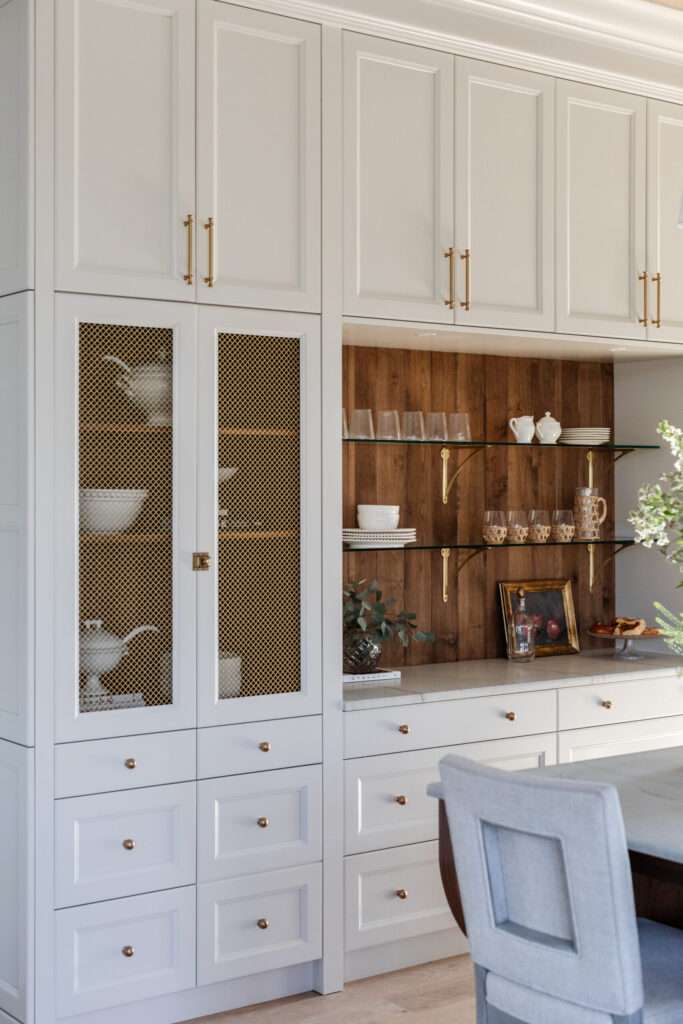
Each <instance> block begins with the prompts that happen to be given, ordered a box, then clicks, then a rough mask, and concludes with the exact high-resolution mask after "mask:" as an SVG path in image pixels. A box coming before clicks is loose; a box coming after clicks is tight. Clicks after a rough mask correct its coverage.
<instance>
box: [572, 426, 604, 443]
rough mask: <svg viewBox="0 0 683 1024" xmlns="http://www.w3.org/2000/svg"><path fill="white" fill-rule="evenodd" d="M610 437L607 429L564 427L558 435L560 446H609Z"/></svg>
mask: <svg viewBox="0 0 683 1024" xmlns="http://www.w3.org/2000/svg"><path fill="white" fill-rule="evenodd" d="M611 437H612V431H611V430H610V428H609V427H565V429H564V430H563V431H562V433H561V435H560V444H577V445H578V444H582V445H589V444H590V445H599V444H609V442H610V439H611Z"/></svg>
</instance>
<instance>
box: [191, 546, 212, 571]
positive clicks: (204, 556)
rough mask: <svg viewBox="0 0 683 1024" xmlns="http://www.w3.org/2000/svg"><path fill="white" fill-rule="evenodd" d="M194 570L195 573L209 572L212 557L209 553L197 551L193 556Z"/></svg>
mask: <svg viewBox="0 0 683 1024" xmlns="http://www.w3.org/2000/svg"><path fill="white" fill-rule="evenodd" d="M192 568H193V569H194V571H195V572H208V570H209V569H210V568H211V555H210V554H209V552H208V551H195V552H194V553H193V555H192Z"/></svg>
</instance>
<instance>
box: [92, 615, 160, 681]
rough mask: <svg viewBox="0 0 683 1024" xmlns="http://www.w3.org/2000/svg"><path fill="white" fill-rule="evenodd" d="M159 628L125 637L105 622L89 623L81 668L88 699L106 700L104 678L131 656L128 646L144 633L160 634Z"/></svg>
mask: <svg viewBox="0 0 683 1024" xmlns="http://www.w3.org/2000/svg"><path fill="white" fill-rule="evenodd" d="M158 632H159V630H158V628H157V627H156V626H138V627H137V628H136V629H133V630H131V632H130V633H129V634H128V635H127V636H124V637H118V636H115V635H114V633H110V632H109V631H108V630H106V629H105V628H104V623H103V622H102V620H101V619H86V620H85V622H84V623H83V628H82V629H81V636H80V667H81V672H83V674H84V675H85V677H86V679H85V696H87V697H103V696H105V695H106V693H107V690H106V689H105V687H104V686H103V685H102V682H101V680H100V676H102V675H104V674H105V673H106V672H112V671H113V670H114V669H115V668H116V667H117V665H118V664H119V662H120V661H121V659H122V658H125V656H126V655H127V654H128V644H129V643H130V641H131V640H133V639H134V638H135V637H136V636H139V635H140V633H158Z"/></svg>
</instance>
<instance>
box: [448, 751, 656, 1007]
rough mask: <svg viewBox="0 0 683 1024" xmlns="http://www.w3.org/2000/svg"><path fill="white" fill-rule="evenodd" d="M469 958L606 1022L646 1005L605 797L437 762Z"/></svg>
mask: <svg viewBox="0 0 683 1024" xmlns="http://www.w3.org/2000/svg"><path fill="white" fill-rule="evenodd" d="M440 769H441V779H442V794H443V798H444V800H445V803H446V809H447V813H448V823H449V827H450V831H451V839H452V842H453V852H454V857H455V864H456V870H457V873H458V882H459V885H460V890H461V897H462V902H463V909H464V912H465V921H466V924H467V933H468V937H469V940H470V948H471V953H472V959H473V960H474V962H475V964H477V965H479V967H480V968H483V969H484V970H485V971H491V972H493V973H495V974H496V975H498V976H500V977H501V978H505V979H508V980H509V981H511V982H515V983H517V984H519V985H523V986H526V987H528V988H530V989H533V990H535V991H536V992H541V993H544V994H546V995H548V996H552V997H555V998H556V999H562V1000H566V1001H568V1002H571V1003H574V1004H578V1005H579V1006H582V1007H585V1008H587V1009H591V1010H594V1011H601V1012H603V1013H606V1014H611V1015H613V1016H623V1017H627V1016H628V1015H630V1014H633V1013H637V1011H639V1010H640V1009H641V1007H642V1006H643V983H642V971H641V963H640V951H639V945H638V932H637V927H636V918H635V908H634V901H633V888H632V882H631V872H630V865H629V859H628V850H627V846H626V837H625V833H624V823H623V818H622V814H621V807H620V805H619V797H618V795H617V792H616V790H615V789H614V787H613V786H608V785H603V784H597V783H588V782H579V781H574V780H567V779H553V778H550V777H547V778H541V777H538V776H534V775H531V774H527V773H521V774H519V773H511V772H504V771H499V770H498V769H496V768H489V767H486V766H483V765H479V764H476V763H475V762H473V761H470V760H466V759H465V758H461V757H455V756H449V757H445V758H444V759H443V760H442V761H441V763H440Z"/></svg>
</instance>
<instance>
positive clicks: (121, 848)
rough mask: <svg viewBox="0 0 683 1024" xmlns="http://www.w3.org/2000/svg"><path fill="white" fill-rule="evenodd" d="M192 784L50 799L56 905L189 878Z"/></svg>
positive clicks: (192, 852)
mask: <svg viewBox="0 0 683 1024" xmlns="http://www.w3.org/2000/svg"><path fill="white" fill-rule="evenodd" d="M195 789H196V787H195V783H194V782H184V783H181V784H180V785H177V786H155V787H154V788H152V789H139V790H135V791H133V792H130V793H125V792H124V793H106V794H103V795H100V796H81V797H74V798H72V799H68V800H58V801H56V802H55V805H54V806H55V889H56V900H57V906H58V907H70V906H75V905H76V904H79V903H91V902H94V901H95V900H108V899H115V898H116V897H119V896H133V895H135V894H136V893H144V892H152V891H153V890H155V889H168V888H170V887H171V886H179V885H190V884H192V883H193V882H194V881H195V830H196V800H195Z"/></svg>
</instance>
